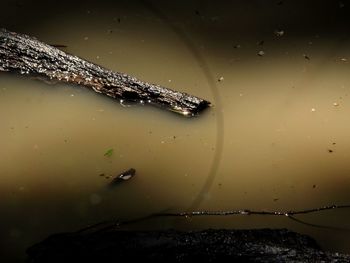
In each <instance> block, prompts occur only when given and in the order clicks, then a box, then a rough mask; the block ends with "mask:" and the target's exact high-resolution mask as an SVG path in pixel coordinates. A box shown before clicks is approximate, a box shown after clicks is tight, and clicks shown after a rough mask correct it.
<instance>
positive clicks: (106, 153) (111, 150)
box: [104, 149, 114, 157]
mask: <svg viewBox="0 0 350 263" xmlns="http://www.w3.org/2000/svg"><path fill="white" fill-rule="evenodd" d="M113 151H114V150H113V149H109V150H107V152H105V154H104V156H106V157H111V156H112V154H113Z"/></svg>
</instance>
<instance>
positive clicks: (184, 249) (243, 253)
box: [27, 229, 350, 263]
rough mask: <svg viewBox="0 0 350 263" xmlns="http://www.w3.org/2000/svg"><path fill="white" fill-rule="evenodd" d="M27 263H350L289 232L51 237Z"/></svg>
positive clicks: (347, 258) (106, 233)
mask: <svg viewBox="0 0 350 263" xmlns="http://www.w3.org/2000/svg"><path fill="white" fill-rule="evenodd" d="M27 254H28V262H32V263H40V262H45V263H46V262H67V261H68V262H133V260H140V261H137V262H141V261H142V262H145V261H146V262H236V261H238V262H350V256H349V255H343V254H339V253H329V252H324V251H322V250H321V249H320V248H319V246H318V245H317V244H316V242H315V241H314V240H313V239H312V238H310V237H308V236H305V235H301V234H298V233H295V232H291V231H288V230H286V229H275V230H272V229H260V230H258V229H257V230H204V231H198V232H179V231H174V230H169V231H150V232H131V231H120V230H109V231H103V232H99V231H95V232H88V233H86V232H84V231H83V232H77V233H66V234H56V235H53V236H51V237H49V238H47V239H46V240H44V241H43V242H41V243H39V244H37V245H34V246H32V247H31V248H29V249H28V250H27Z"/></svg>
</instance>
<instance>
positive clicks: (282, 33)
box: [274, 29, 284, 37]
mask: <svg viewBox="0 0 350 263" xmlns="http://www.w3.org/2000/svg"><path fill="white" fill-rule="evenodd" d="M274 33H275V35H276V36H277V37H281V36H283V35H284V30H281V29H276V30H275V32H274Z"/></svg>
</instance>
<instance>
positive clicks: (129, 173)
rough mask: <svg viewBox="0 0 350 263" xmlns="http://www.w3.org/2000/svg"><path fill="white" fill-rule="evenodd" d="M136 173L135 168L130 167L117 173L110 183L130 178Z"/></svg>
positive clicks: (117, 182)
mask: <svg viewBox="0 0 350 263" xmlns="http://www.w3.org/2000/svg"><path fill="white" fill-rule="evenodd" d="M135 174H136V170H135V169H134V168H130V169H129V170H127V171H125V172H122V173H120V174H118V175H117V176H116V177H115V178H113V180H112V182H111V185H115V184H119V183H121V182H124V181H128V180H130V179H131V178H132V177H134V176H135Z"/></svg>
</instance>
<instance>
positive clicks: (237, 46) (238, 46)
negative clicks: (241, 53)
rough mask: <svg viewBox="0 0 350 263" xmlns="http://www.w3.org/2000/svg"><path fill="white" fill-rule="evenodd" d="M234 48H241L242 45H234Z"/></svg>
mask: <svg viewBox="0 0 350 263" xmlns="http://www.w3.org/2000/svg"><path fill="white" fill-rule="evenodd" d="M233 48H241V45H239V44H237V45H234V46H233Z"/></svg>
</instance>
